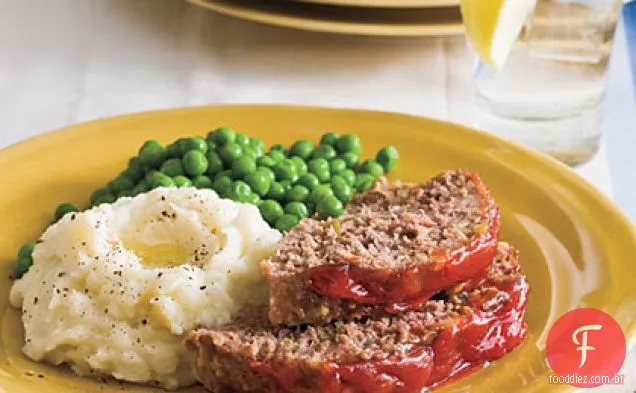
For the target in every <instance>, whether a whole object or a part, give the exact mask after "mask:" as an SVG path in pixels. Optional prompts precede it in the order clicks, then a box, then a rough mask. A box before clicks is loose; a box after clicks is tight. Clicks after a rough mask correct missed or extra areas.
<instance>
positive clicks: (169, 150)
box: [166, 142, 181, 158]
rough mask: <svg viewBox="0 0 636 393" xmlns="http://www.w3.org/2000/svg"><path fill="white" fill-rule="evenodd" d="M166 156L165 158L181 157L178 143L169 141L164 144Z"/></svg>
mask: <svg viewBox="0 0 636 393" xmlns="http://www.w3.org/2000/svg"><path fill="white" fill-rule="evenodd" d="M166 157H167V158H179V157H181V152H180V151H179V144H178V143H177V142H175V143H171V144H169V145H168V146H166Z"/></svg>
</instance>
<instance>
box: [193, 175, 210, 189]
mask: <svg viewBox="0 0 636 393" xmlns="http://www.w3.org/2000/svg"><path fill="white" fill-rule="evenodd" d="M192 184H193V185H194V186H195V187H196V188H212V186H213V183H212V180H211V179H210V178H209V177H207V176H205V175H199V176H197V177H195V178H194V179H193V180H192Z"/></svg>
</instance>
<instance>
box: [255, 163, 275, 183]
mask: <svg viewBox="0 0 636 393" xmlns="http://www.w3.org/2000/svg"><path fill="white" fill-rule="evenodd" d="M256 172H259V173H262V174H264V175H265V176H267V178H268V179H269V181H270V183H271V182H273V181H275V180H276V174H275V173H274V171H273V170H272V169H271V168H268V167H265V166H259V167H257V168H256Z"/></svg>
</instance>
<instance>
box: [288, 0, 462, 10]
mask: <svg viewBox="0 0 636 393" xmlns="http://www.w3.org/2000/svg"><path fill="white" fill-rule="evenodd" d="M296 1H301V2H304V3H314V4H328V5H338V6H345V7H377V8H382V7H384V8H426V7H448V6H452V5H459V0H296Z"/></svg>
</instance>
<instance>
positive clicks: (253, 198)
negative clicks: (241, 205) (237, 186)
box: [243, 193, 261, 206]
mask: <svg viewBox="0 0 636 393" xmlns="http://www.w3.org/2000/svg"><path fill="white" fill-rule="evenodd" d="M243 202H245V203H250V204H252V205H255V206H258V205H259V204H260V203H261V197H260V196H258V194H255V193H251V194H249V195H248V196H247V197H245V200H244V201H243Z"/></svg>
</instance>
